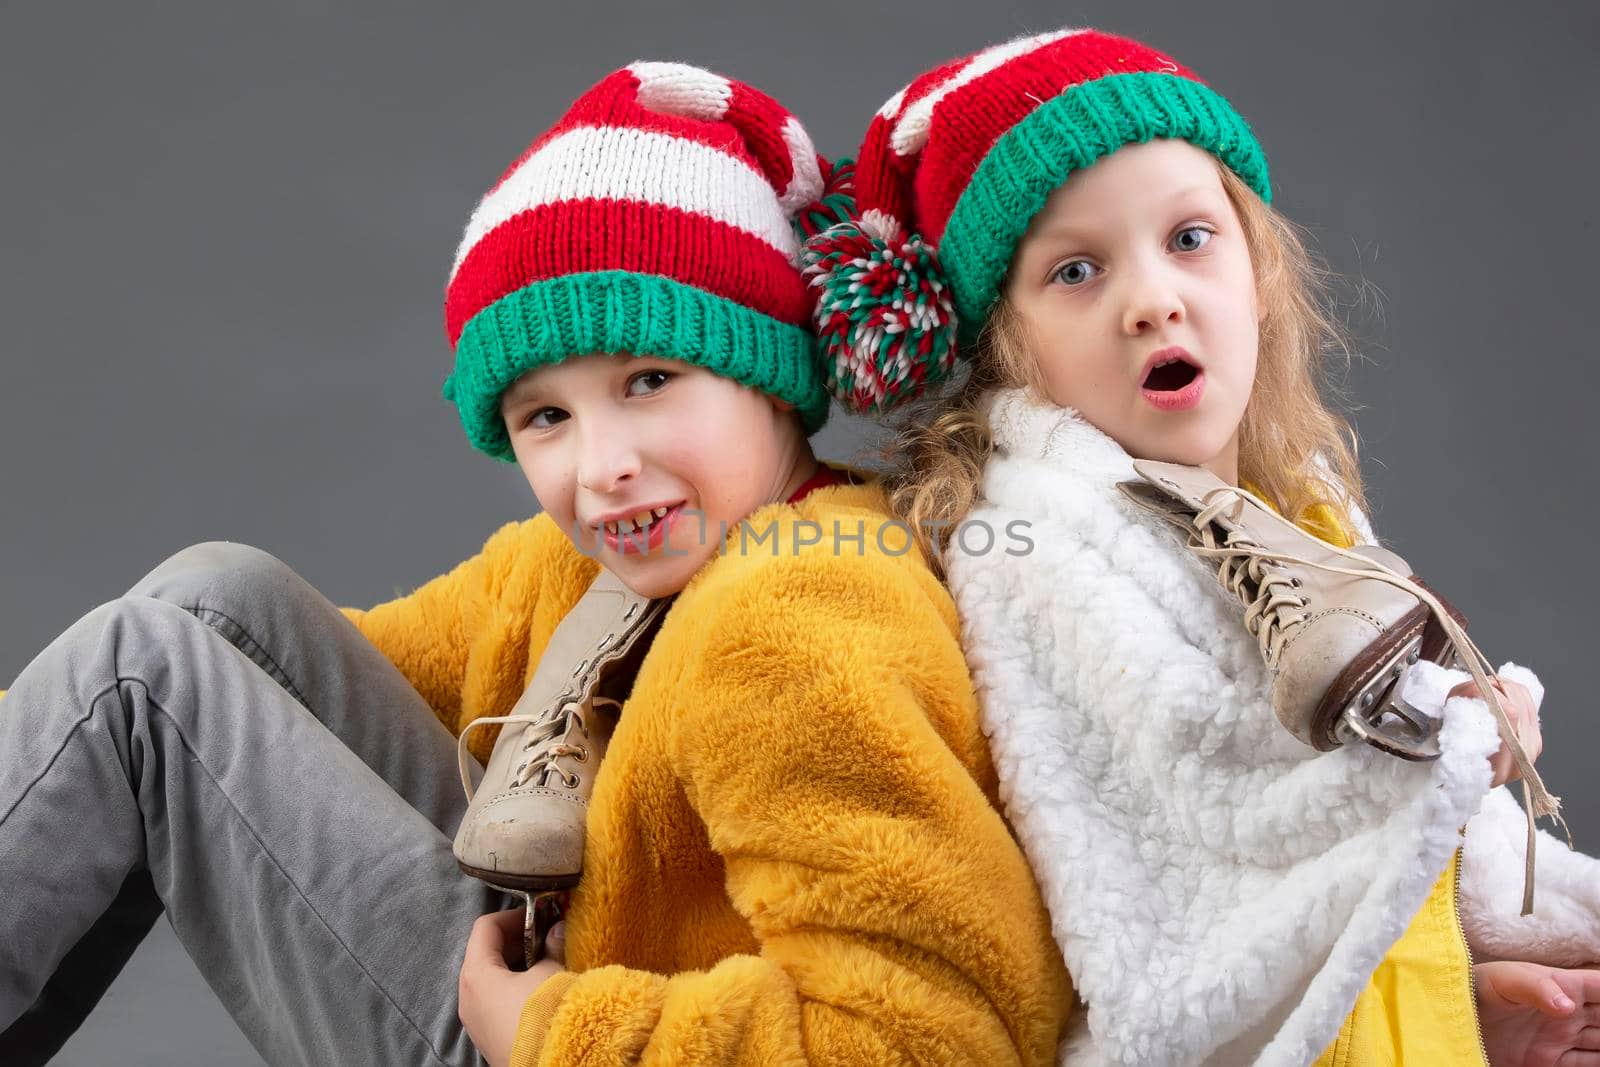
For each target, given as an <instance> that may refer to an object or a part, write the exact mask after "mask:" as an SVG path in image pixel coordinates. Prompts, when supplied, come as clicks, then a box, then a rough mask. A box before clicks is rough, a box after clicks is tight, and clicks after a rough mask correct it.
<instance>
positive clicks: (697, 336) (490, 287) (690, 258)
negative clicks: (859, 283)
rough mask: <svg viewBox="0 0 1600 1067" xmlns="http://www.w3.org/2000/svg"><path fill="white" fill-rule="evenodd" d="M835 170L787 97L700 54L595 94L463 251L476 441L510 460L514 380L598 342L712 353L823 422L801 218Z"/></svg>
mask: <svg viewBox="0 0 1600 1067" xmlns="http://www.w3.org/2000/svg"><path fill="white" fill-rule="evenodd" d="M828 169H829V168H828V166H827V164H826V162H825V161H824V160H822V159H821V157H819V156H818V155H817V151H816V149H815V148H813V147H812V144H811V138H810V136H809V135H808V134H807V133H806V131H805V129H804V127H802V126H801V125H800V122H799V121H798V120H797V119H796V118H795V117H794V116H793V115H791V114H789V112H788V111H786V110H785V109H784V108H783V107H782V106H781V105H780V104H778V102H777V101H775V100H773V99H772V98H771V97H769V96H767V95H766V94H764V93H762V92H760V91H758V90H756V89H753V88H751V87H750V86H748V85H744V84H742V83H740V82H736V81H733V80H732V79H729V78H724V77H722V76H721V75H718V74H713V73H711V72H710V71H706V70H701V69H700V68H698V67H691V66H686V65H683V64H680V63H643V62H641V63H634V64H631V65H630V66H628V67H626V68H624V69H622V70H619V71H616V72H615V73H613V74H611V75H610V76H608V77H607V78H605V79H604V80H603V81H601V82H600V83H599V84H598V85H596V86H595V87H594V88H592V89H590V90H589V91H588V92H586V93H584V94H583V96H581V97H580V98H579V99H578V101H577V102H576V103H575V104H573V105H572V107H571V109H570V110H569V111H568V112H567V114H566V115H565V116H564V117H563V118H562V119H561V121H560V122H558V123H556V125H555V126H554V127H552V128H551V129H550V130H549V131H548V132H547V133H545V134H544V135H543V136H541V137H540V138H539V139H538V140H536V141H534V142H533V144H532V145H530V146H529V147H528V149H527V151H525V152H524V153H523V154H522V156H521V158H519V159H518V160H517V161H516V162H515V163H513V164H512V165H511V168H510V169H509V170H507V171H506V172H505V174H504V175H503V176H502V177H501V178H500V181H499V182H498V183H497V184H496V185H495V186H494V188H493V189H491V190H489V192H488V193H487V194H486V195H485V196H484V198H483V200H482V202H481V203H479V204H478V207H477V210H476V211H474V212H473V214H472V219H471V221H470V222H469V223H468V224H467V231H466V234H465V236H464V237H462V239H461V245H460V248H459V249H458V250H457V252H456V259H455V265H454V267H453V268H452V270H451V272H450V282H449V285H448V286H447V288H446V291H445V308H444V311H445V332H446V334H447V335H448V337H449V339H450V344H451V345H452V346H453V348H454V349H455V370H454V372H453V373H452V374H451V375H450V377H449V379H448V380H447V381H446V382H445V384H444V395H445V397H446V398H447V399H449V400H451V401H453V402H454V403H455V405H456V408H457V410H458V411H459V413H460V416H461V423H462V426H463V427H464V428H465V429H466V432H467V437H468V438H469V439H470V440H471V441H472V444H473V445H474V446H475V447H476V448H478V449H480V450H481V451H483V452H486V453H488V454H489V455H491V456H493V457H495V458H497V459H504V460H510V459H513V458H514V457H513V456H512V452H511V444H510V441H509V440H508V438H507V436H506V431H505V426H504V423H503V421H502V419H501V417H500V411H499V404H500V396H501V394H502V393H503V392H504V391H505V389H506V387H507V386H509V385H510V384H511V383H512V382H514V381H515V380H516V379H517V378H518V377H519V376H520V375H522V374H523V373H525V372H526V371H528V370H530V369H531V368H534V367H537V366H541V365H543V364H549V363H559V362H560V361H562V360H564V359H567V358H568V357H571V356H575V355H582V354H586V353H591V352H618V353H621V352H626V353H633V354H636V355H654V356H664V357H670V358H673V359H681V360H684V361H686V362H689V363H695V364H699V365H700V366H702V367H706V368H708V369H710V370H713V371H716V372H717V373H718V374H722V375H725V376H727V377H729V378H732V379H734V380H735V381H738V382H740V383H742V384H744V385H748V386H751V387H753V388H756V389H760V390H762V391H764V392H766V393H768V394H770V395H772V396H775V397H778V398H779V399H782V400H785V401H787V402H789V403H790V404H793V405H794V406H795V408H796V409H798V411H799V413H800V415H801V418H802V420H803V422H804V424H805V427H806V430H807V432H813V431H815V430H816V429H817V428H819V427H820V426H821V425H822V424H823V422H824V421H825V420H826V418H827V413H828V393H827V390H826V388H825V386H824V384H823V377H822V371H821V367H820V364H819V363H818V361H817V358H816V344H815V338H814V336H813V335H812V333H811V329H810V321H809V320H810V317H811V313H812V304H813V297H812V294H811V293H810V292H809V291H808V289H807V287H806V283H805V279H804V278H803V277H802V275H801V273H800V269H799V253H800V242H801V240H802V239H803V237H802V236H801V234H800V233H799V232H798V231H797V228H796V223H797V220H799V221H800V222H801V224H802V225H804V224H805V223H807V222H808V221H809V223H810V228H811V229H814V228H815V219H816V213H815V207H816V205H815V204H814V202H815V201H817V200H818V198H819V197H821V196H822V195H823V177H824V172H826V171H827V170H828ZM801 216H804V218H801Z"/></svg>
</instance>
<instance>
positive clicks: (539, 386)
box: [500, 354, 814, 597]
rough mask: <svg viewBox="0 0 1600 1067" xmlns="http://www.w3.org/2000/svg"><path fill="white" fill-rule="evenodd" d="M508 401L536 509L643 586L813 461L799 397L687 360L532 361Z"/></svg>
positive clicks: (706, 550) (787, 491)
mask: <svg viewBox="0 0 1600 1067" xmlns="http://www.w3.org/2000/svg"><path fill="white" fill-rule="evenodd" d="M500 412H501V415H502V417H503V418H504V419H505V423H506V432H507V433H508V434H509V435H510V438H511V447H512V450H513V451H514V452H515V453H516V456H517V463H518V464H519V465H520V466H521V467H522V471H523V474H525V475H526V476H527V479H528V484H529V485H530V486H532V487H533V493H534V496H536V497H538V498H539V504H540V506H541V507H543V508H544V510H545V511H546V512H548V513H549V515H550V517H551V518H553V519H554V520H556V522H557V523H559V524H560V526H561V529H562V531H563V532H564V533H565V534H566V535H567V536H568V537H569V538H572V539H573V542H574V543H575V544H576V545H577V546H578V547H579V548H580V549H582V550H583V551H585V552H587V553H588V554H589V555H591V556H594V557H595V558H597V559H598V560H599V561H600V563H601V564H602V565H604V566H605V567H606V568H607V569H608V570H610V571H611V572H612V573H614V574H616V575H617V577H618V578H620V579H621V580H622V581H623V582H624V583H625V584H626V585H627V586H628V587H629V588H630V589H632V590H633V591H634V592H636V593H639V594H640V595H641V596H647V597H662V596H669V595H671V594H673V593H676V592H678V591H680V590H681V589H682V588H683V587H684V586H685V585H686V584H688V581H689V579H690V577H692V576H693V575H694V573H695V572H696V571H697V570H699V569H700V567H701V566H702V565H703V564H704V563H705V562H706V561H707V560H709V559H710V558H711V557H712V556H713V555H714V554H715V553H716V552H717V551H718V550H719V549H720V548H721V544H722V540H721V536H720V535H719V530H733V529H736V528H737V525H738V523H739V521H740V520H741V519H744V518H745V517H746V516H748V515H749V514H750V513H751V512H753V511H755V510H756V509H757V508H759V507H762V506H763V505H766V504H770V503H773V502H776V501H780V500H785V499H787V498H788V497H789V496H790V495H791V494H792V493H793V492H794V491H795V489H797V488H798V487H799V486H800V485H801V484H802V483H803V482H804V481H805V479H806V478H807V477H809V475H810V474H811V472H812V469H813V466H814V463H813V460H812V456H811V449H810V446H809V444H808V443H807V442H806V438H805V434H804V432H803V430H802V429H801V426H800V420H799V418H798V417H797V416H796V415H795V414H794V413H793V409H792V408H789V407H788V406H787V405H784V404H782V403H781V402H780V401H777V400H774V399H773V398H771V397H769V396H768V395H767V394H765V393H762V392H758V391H757V390H755V389H750V388H747V387H745V386H742V385H740V384H738V383H737V382H735V381H733V380H732V379H730V378H724V377H722V376H721V375H719V374H715V373H713V372H711V371H709V370H706V369H705V368H703V367H698V366H695V365H693V364H690V363H684V362H682V361H680V360H673V359H659V358H656V357H650V356H632V355H627V354H623V355H605V354H594V355H586V356H577V357H574V358H572V359H568V360H565V361H563V362H561V363H557V364H554V365H551V366H545V367H538V368H535V369H534V370H532V371H529V372H528V373H527V374H524V375H523V376H522V377H521V378H519V379H517V381H516V382H514V383H513V384H512V385H511V387H510V388H509V389H507V390H506V392H505V394H504V395H503V396H502V397H501V400H500ZM719 524H722V525H719Z"/></svg>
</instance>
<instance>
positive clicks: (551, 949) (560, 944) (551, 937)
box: [544, 919, 567, 967]
mask: <svg viewBox="0 0 1600 1067" xmlns="http://www.w3.org/2000/svg"><path fill="white" fill-rule="evenodd" d="M544 958H545V959H547V960H554V961H555V962H556V963H559V964H561V966H563V967H565V966H566V965H567V921H566V920H565V919H562V920H561V921H560V922H558V923H556V924H555V925H554V926H552V927H550V931H549V932H548V933H547V934H545V935H544Z"/></svg>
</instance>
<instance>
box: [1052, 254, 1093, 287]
mask: <svg viewBox="0 0 1600 1067" xmlns="http://www.w3.org/2000/svg"><path fill="white" fill-rule="evenodd" d="M1099 273H1100V268H1099V267H1097V266H1095V265H1094V264H1093V263H1090V262H1089V261H1088V260H1087V259H1075V260H1073V261H1072V262H1071V263H1068V264H1066V265H1065V266H1063V267H1061V268H1060V269H1059V270H1057V271H1056V273H1055V279H1056V281H1058V282H1060V283H1061V284H1062V285H1082V284H1083V283H1084V282H1086V281H1088V280H1089V279H1090V278H1093V277H1094V276H1095V275H1096V274H1099Z"/></svg>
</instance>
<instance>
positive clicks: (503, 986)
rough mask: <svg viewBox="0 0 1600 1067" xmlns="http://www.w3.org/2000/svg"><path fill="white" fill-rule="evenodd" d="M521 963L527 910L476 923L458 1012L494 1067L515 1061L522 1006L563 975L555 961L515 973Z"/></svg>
mask: <svg viewBox="0 0 1600 1067" xmlns="http://www.w3.org/2000/svg"><path fill="white" fill-rule="evenodd" d="M560 925H561V924H559V923H558V924H557V926H558V927H559V926H560ZM551 934H552V937H550V938H548V939H547V941H546V943H547V944H550V942H551V941H554V940H556V939H555V937H554V936H553V935H554V934H555V931H554V930H552V931H551ZM552 947H554V946H552ZM521 963H522V909H521V908H514V909H512V910H510V911H497V912H492V913H491V914H488V915H485V916H482V917H481V918H479V919H478V921H477V922H475V923H473V924H472V935H471V936H470V937H468V938H467V951H466V955H465V956H464V957H463V959H462V960H461V978H460V983H459V997H460V1004H459V1006H458V1008H457V1011H458V1013H459V1014H460V1016H461V1024H462V1025H463V1026H465V1027H466V1028H467V1034H468V1035H469V1036H470V1037H471V1038H472V1043H473V1044H474V1045H476V1046H477V1047H478V1051H479V1052H480V1053H481V1054H482V1055H483V1058H484V1060H486V1061H487V1062H488V1064H489V1067H506V1064H508V1063H510V1062H511V1046H512V1044H513V1043H514V1042H515V1041H516V1037H517V1023H518V1022H519V1021H521V1019H522V1006H523V1005H524V1004H525V1003H527V1000H528V998H529V997H531V996H532V995H533V991H534V990H535V989H538V988H539V986H540V985H542V984H543V983H544V980H545V979H546V978H549V977H550V976H551V975H555V974H559V973H560V972H561V971H562V970H563V967H562V965H561V963H560V962H558V961H557V960H554V959H549V958H546V959H542V960H540V961H539V962H538V963H535V964H534V965H533V966H532V967H529V968H528V969H527V970H526V971H513V970H512V969H511V965H512V964H518V965H520V964H521Z"/></svg>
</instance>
